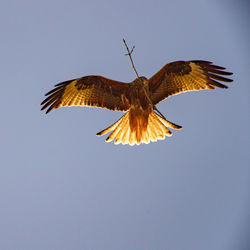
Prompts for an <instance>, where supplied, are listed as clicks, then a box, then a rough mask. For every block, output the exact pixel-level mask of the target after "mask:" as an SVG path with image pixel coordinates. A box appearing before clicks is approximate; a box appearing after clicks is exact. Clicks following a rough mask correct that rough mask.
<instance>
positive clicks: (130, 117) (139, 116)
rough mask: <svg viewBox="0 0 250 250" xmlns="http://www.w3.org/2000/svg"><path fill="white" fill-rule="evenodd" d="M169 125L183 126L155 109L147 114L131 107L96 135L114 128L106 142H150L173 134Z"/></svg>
mask: <svg viewBox="0 0 250 250" xmlns="http://www.w3.org/2000/svg"><path fill="white" fill-rule="evenodd" d="M167 127H169V128H173V129H181V128H182V127H181V126H179V125H176V124H174V123H172V122H169V121H167V120H165V119H163V118H162V117H160V116H159V115H158V114H156V113H155V112H154V111H153V110H151V111H150V113H146V114H145V111H139V112H138V110H137V111H136V112H135V110H131V109H130V110H129V111H128V112H127V113H126V114H124V115H123V116H122V117H121V118H120V119H119V120H118V121H116V122H115V123H114V124H112V125H111V126H110V127H108V128H106V129H104V130H102V131H101V132H99V133H97V134H96V135H97V136H101V135H104V134H107V133H108V132H111V131H112V130H113V132H112V133H111V134H110V135H109V136H108V137H107V139H106V142H110V141H112V140H115V141H114V143H115V144H119V143H122V144H129V145H135V144H137V145H139V144H140V143H146V144H148V143H149V142H150V141H153V142H155V141H157V140H164V139H165V136H171V135H172V132H171V131H170V130H169V129H168V128H167Z"/></svg>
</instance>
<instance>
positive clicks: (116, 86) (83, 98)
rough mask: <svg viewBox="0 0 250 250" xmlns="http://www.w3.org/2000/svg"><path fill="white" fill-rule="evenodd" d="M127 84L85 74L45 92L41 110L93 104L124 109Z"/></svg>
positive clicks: (94, 105)
mask: <svg viewBox="0 0 250 250" xmlns="http://www.w3.org/2000/svg"><path fill="white" fill-rule="evenodd" d="M128 86H129V84H127V83H123V82H118V81H114V80H111V79H107V78H105V77H102V76H86V77H82V78H78V79H73V80H69V81H65V82H62V83H58V84H57V85H55V88H54V89H52V90H51V91H50V92H48V93H47V94H45V96H48V97H47V98H46V99H45V100H44V101H43V102H42V103H41V105H43V107H42V109H41V110H44V109H46V108H48V109H47V111H46V114H47V113H48V112H50V111H51V110H52V109H56V108H60V107H64V106H93V107H100V108H107V109H110V110H119V111H126V110H127V109H128V108H129V102H128V99H127V98H126V93H127V89H128Z"/></svg>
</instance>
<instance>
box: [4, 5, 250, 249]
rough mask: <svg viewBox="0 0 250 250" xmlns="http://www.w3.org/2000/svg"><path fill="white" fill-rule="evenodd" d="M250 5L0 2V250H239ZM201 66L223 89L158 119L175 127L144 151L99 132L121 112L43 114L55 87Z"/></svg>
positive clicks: (244, 220)
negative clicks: (221, 69)
mask: <svg viewBox="0 0 250 250" xmlns="http://www.w3.org/2000/svg"><path fill="white" fill-rule="evenodd" d="M249 10H250V9H249V2H248V1H238V0H235V1H230V0H229V1H226V0H225V1H223V0H222V1H219V0H207V1H204V0H197V1H195V0H190V1H176V0H168V1H166V0H162V1H139V0H126V1H108V0H106V1H96V0H93V1H83V0H82V1H80V0H79V1H76V0H73V1H66V0H60V1H59V0H55V1H53V0H43V1H34V0H30V1H28V0H23V1H17V0H13V1H12V0H8V1H1V6H0V27H1V46H0V65H1V67H0V74H1V85H0V86H1V91H0V103H1V110H0V115H1V122H0V126H1V130H0V141H1V142H0V152H1V167H0V249H3V250H14V249H17V250H22V249H23V250H40V249H41V250H44V249H46V250H52V249H53V250H54V249H58V250H64V249H65V250H68V249H71V250H81V249H92V250H103V249H104V250H107V249H108V250H127V249H143V250H145V249H150V250H151V249H171V250H211V249H213V250H235V249H237V250H243V249H244V250H246V249H249V248H248V247H249V243H250V242H249V234H250V229H249V228H250V224H249V220H250V212H249V211H250V206H249V197H250V192H249V180H250V177H249V165H250V164H249V163H250V157H249V147H250V143H249V142H250V140H249V125H250V108H249V106H250V105H249V104H250V103H249V93H250V87H249V84H250V83H249V80H250V79H249V66H250V57H249V51H250V50H249V49H250V46H249V44H250V35H249ZM122 38H125V39H126V40H127V43H128V44H129V46H130V47H132V46H133V45H135V46H136V48H135V51H134V53H133V58H134V61H135V65H136V68H137V71H138V73H139V74H140V75H144V76H146V77H150V76H152V75H153V74H154V73H156V72H157V71H158V70H159V69H160V68H161V67H162V66H164V65H165V64H166V63H168V62H171V61H176V60H192V59H196V60H197V59H203V60H209V61H213V62H214V63H215V64H217V65H221V66H225V67H226V68H227V70H228V71H232V72H234V75H233V77H232V78H233V79H234V82H233V83H229V84H228V86H229V88H228V89H227V90H224V89H216V90H215V91H201V92H194V93H186V94H182V95H178V96H174V97H171V98H169V99H167V100H166V101H164V102H162V103H161V104H160V105H159V106H158V108H159V110H160V111H161V112H162V113H163V114H164V115H165V116H166V117H167V119H169V120H170V121H172V122H175V123H177V124H180V125H182V126H183V129H182V130H180V131H174V133H173V136H172V137H171V138H167V139H165V140H164V141H159V142H157V143H150V144H149V145H141V146H134V147H130V146H122V145H118V146H117V145H114V144H112V143H106V142H105V138H106V137H96V136H95V134H96V133H97V132H99V131H100V130H102V129H104V128H106V127H107V126H109V125H110V124H112V123H113V122H114V121H116V120H117V119H118V118H119V117H121V116H122V113H120V112H112V111H108V110H102V109H95V108H82V107H73V108H64V109H59V110H54V111H52V112H51V113H50V114H49V115H45V113H44V112H40V103H41V101H42V100H43V99H44V94H45V93H46V92H48V91H49V90H51V88H52V87H53V86H54V84H56V83H58V82H61V81H64V80H68V79H73V78H77V77H81V76H85V75H91V74H98V75H103V76H106V77H109V78H112V79H116V80H120V81H125V82H130V81H132V80H134V78H135V74H134V72H133V70H132V67H131V65H130V62H129V58H128V57H125V56H124V54H125V53H126V50H125V47H124V45H123V43H122Z"/></svg>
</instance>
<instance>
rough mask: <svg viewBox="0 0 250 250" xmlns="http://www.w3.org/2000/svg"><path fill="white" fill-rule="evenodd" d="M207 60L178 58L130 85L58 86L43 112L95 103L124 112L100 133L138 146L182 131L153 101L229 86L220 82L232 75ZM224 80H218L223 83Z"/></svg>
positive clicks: (94, 79)
mask: <svg viewBox="0 0 250 250" xmlns="http://www.w3.org/2000/svg"><path fill="white" fill-rule="evenodd" d="M224 70H225V68H223V67H220V66H216V65H213V64H212V63H211V62H207V61H177V62H172V63H169V64H166V65H165V66H164V67H163V68H162V69H161V70H160V71H159V72H157V73H156V74H155V75H153V76H152V77H151V78H150V79H147V78H145V77H139V78H136V79H135V80H134V81H133V82H131V83H124V82H118V81H114V80H111V79H107V78H105V77H102V76H86V77H82V78H78V79H73V80H69V81H65V82H62V83H59V84H57V85H55V88H54V89H53V90H51V91H50V92H48V93H47V94H46V96H48V97H47V98H46V99H45V100H44V101H43V102H42V103H41V105H43V107H42V109H41V110H44V109H46V108H47V111H46V113H48V112H50V111H51V110H52V109H57V108H60V107H65V106H92V107H100V108H107V109H110V110H118V111H123V112H126V113H125V115H124V116H122V117H121V118H120V119H119V120H118V121H117V122H115V123H114V124H113V125H111V126H110V127H108V128H106V129H104V130H103V131H101V132H99V133H97V135H104V134H106V133H108V132H111V131H113V132H112V133H111V134H110V135H109V136H108V138H107V139H106V141H107V142H109V141H112V140H114V141H115V143H117V144H118V143H122V144H130V145H134V144H137V145H139V144H140V143H149V142H150V141H157V140H159V139H164V138H165V136H171V135H172V133H171V131H170V130H169V129H168V128H173V129H181V126H178V125H176V124H174V123H172V122H169V121H167V120H166V119H165V117H164V116H163V115H161V114H157V113H156V112H154V109H155V110H156V108H155V105H156V104H158V103H159V102H161V101H162V100H164V99H166V98H168V97H169V96H172V95H176V94H179V93H182V92H187V91H196V90H202V89H214V88H215V87H219V88H227V86H226V85H224V84H222V83H220V82H232V80H231V79H228V78H226V77H224V76H228V75H232V73H229V72H226V71H224ZM219 81H220V82H219Z"/></svg>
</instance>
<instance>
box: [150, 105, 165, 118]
mask: <svg viewBox="0 0 250 250" xmlns="http://www.w3.org/2000/svg"><path fill="white" fill-rule="evenodd" d="M153 109H154V110H155V111H157V112H158V114H159V115H160V116H161V118H163V119H165V120H167V119H166V118H165V116H164V115H163V114H162V113H161V112H160V111H159V110H158V108H156V106H153Z"/></svg>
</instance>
